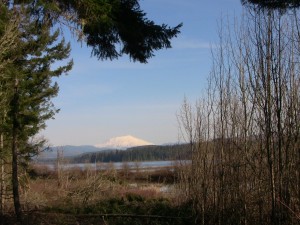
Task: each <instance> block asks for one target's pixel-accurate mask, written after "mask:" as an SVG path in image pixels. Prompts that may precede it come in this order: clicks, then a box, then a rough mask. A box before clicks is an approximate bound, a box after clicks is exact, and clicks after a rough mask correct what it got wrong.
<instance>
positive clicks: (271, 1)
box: [241, 0, 300, 10]
mask: <svg viewBox="0 0 300 225" xmlns="http://www.w3.org/2000/svg"><path fill="white" fill-rule="evenodd" d="M241 2H242V4H243V5H254V6H258V7H260V8H262V9H280V10H286V9H293V8H299V7H300V0H241Z"/></svg>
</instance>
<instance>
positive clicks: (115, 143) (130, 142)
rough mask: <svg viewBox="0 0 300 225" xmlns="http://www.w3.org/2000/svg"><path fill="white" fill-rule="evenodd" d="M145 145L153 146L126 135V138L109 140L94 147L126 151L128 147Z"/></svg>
mask: <svg viewBox="0 0 300 225" xmlns="http://www.w3.org/2000/svg"><path fill="white" fill-rule="evenodd" d="M145 145H153V143H150V142H148V141H145V140H142V139H139V138H136V137H133V136H131V135H126V136H121V137H114V138H111V139H109V140H108V141H107V142H105V143H103V144H97V145H95V147H97V148H116V149H126V148H130V147H136V146H145Z"/></svg>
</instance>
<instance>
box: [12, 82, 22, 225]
mask: <svg viewBox="0 0 300 225" xmlns="http://www.w3.org/2000/svg"><path fill="white" fill-rule="evenodd" d="M12 110H13V111H12V113H13V127H12V188H13V200H14V207H15V213H16V216H17V219H18V221H19V222H20V223H21V224H22V209H21V203H20V195H19V179H18V130H19V123H18V111H19V93H18V80H17V79H16V83H15V90H14V98H13V101H12Z"/></svg>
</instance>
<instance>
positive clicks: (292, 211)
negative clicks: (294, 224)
mask: <svg viewBox="0 0 300 225" xmlns="http://www.w3.org/2000/svg"><path fill="white" fill-rule="evenodd" d="M277 201H278V202H279V203H280V204H281V205H283V206H284V207H286V208H287V209H288V210H289V211H290V212H291V213H292V214H293V215H294V216H295V217H296V218H297V219H298V220H300V215H298V214H297V213H296V212H295V211H294V210H292V209H291V208H290V207H289V206H288V205H287V204H285V203H284V202H282V201H281V200H280V199H279V198H277Z"/></svg>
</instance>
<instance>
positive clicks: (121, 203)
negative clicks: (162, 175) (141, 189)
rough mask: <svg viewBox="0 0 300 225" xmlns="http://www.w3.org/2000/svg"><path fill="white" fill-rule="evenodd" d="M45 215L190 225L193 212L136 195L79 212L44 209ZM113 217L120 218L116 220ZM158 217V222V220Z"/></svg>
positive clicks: (71, 209) (161, 224) (109, 201)
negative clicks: (68, 215)
mask: <svg viewBox="0 0 300 225" xmlns="http://www.w3.org/2000/svg"><path fill="white" fill-rule="evenodd" d="M71 207H72V206H71ZM46 211H47V212H59V213H70V214H72V215H74V216H76V215H78V214H82V215H86V214H89V215H95V218H97V215H102V214H106V215H107V216H101V218H102V219H104V220H105V221H107V222H108V223H109V224H123V225H126V224H128V225H132V224H153V225H154V224H157V225H158V224H160V225H164V224H165V225H167V224H174V225H177V224H178V225H181V224H182V225H183V224H192V223H193V212H192V207H191V205H190V204H183V205H179V206H175V205H173V204H172V203H171V202H170V201H169V200H168V199H163V198H161V199H145V198H143V197H141V196H138V195H136V194H127V195H126V196H125V197H123V198H110V199H106V200H103V201H100V202H98V203H96V204H93V205H87V206H85V207H83V208H77V207H76V206H75V207H74V208H48V209H46ZM110 215H112V216H110ZM114 215H115V216H114ZM117 215H124V216H119V217H118V216H117ZM126 215H128V216H126ZM147 215H148V216H149V217H147ZM139 216H141V217H139ZM155 216H158V217H155ZM160 216H161V217H162V218H159V217H160ZM99 217H100V216H99ZM164 217H165V218H164ZM172 217H173V218H172ZM92 220H93V217H89V221H92Z"/></svg>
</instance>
